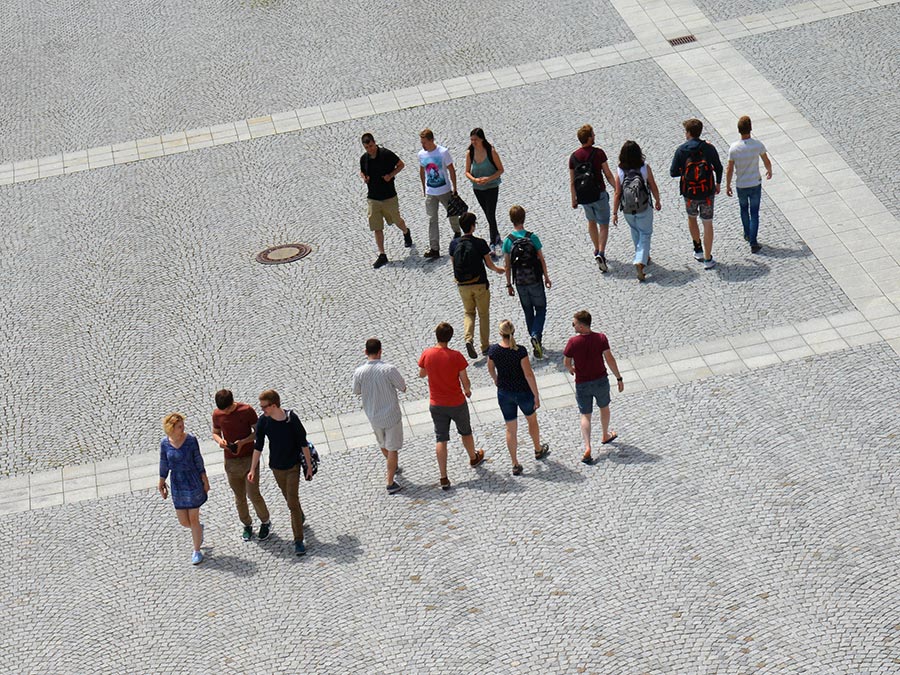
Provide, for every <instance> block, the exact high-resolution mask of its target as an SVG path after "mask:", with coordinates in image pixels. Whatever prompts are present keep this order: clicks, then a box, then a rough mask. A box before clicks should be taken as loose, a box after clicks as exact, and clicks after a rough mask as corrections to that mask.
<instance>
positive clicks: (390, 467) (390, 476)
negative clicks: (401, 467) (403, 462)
mask: <svg viewBox="0 0 900 675" xmlns="http://www.w3.org/2000/svg"><path fill="white" fill-rule="evenodd" d="M381 454H382V455H384V458H385V459H386V460H387V484H388V485H393V484H394V475H395V474H396V473H397V465H398V464H399V462H400V457H399V455H398V454H397V451H396V450H387V449H385V448H382V449H381Z"/></svg>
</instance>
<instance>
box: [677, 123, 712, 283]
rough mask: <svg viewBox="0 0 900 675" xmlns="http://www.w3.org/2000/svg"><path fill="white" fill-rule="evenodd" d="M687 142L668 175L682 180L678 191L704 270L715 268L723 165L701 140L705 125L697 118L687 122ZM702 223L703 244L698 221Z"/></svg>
mask: <svg viewBox="0 0 900 675" xmlns="http://www.w3.org/2000/svg"><path fill="white" fill-rule="evenodd" d="M682 124H683V126H684V137H685V142H684V143H682V144H681V145H679V146H678V148H677V149H676V150H675V156H674V157H672V166H671V167H669V175H670V176H672V177H673V178H679V179H680V182H679V191H680V192H681V196H682V197H683V198H684V209H685V211H686V212H687V217H688V229H689V230H690V232H691V240H692V241H693V242H694V258H695V259H696V260H699V261H700V262H702V263H703V267H704V269H708V270H711V269H713V268H714V267H715V266H716V261H715V260H713V254H712V245H713V211H714V210H715V209H714V207H715V199H716V195H717V194H719V190H720V187H721V183H722V162H721V161H720V160H719V153H718V152H717V151H716V149H715V147H713V145H712V144H710V143H707V142H706V141H704V140H702V139H701V138H700V134H702V133H703V122H701V121H700V120H698V119H696V118H691V119H689V120H685V121H684V122H683V123H682ZM698 216H699V217H700V220H702V221H703V241H702V242H701V240H700V228H699V227H698V226H697V217H698Z"/></svg>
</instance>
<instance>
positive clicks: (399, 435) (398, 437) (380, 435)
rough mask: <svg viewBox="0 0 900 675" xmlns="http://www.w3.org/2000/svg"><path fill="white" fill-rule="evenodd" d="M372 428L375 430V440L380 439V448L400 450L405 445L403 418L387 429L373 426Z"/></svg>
mask: <svg viewBox="0 0 900 675" xmlns="http://www.w3.org/2000/svg"><path fill="white" fill-rule="evenodd" d="M372 430H373V431H374V432H375V440H376V441H378V447H379V448H384V449H385V450H399V449H400V448H402V447H403V420H400V421H399V422H397V424H395V425H394V426H392V427H389V428H387V429H382V428H379V427H372Z"/></svg>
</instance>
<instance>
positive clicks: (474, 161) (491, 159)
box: [466, 127, 503, 259]
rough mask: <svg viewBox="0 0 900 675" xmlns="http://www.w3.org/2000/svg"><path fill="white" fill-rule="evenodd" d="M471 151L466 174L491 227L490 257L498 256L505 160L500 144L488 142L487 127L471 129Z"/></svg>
mask: <svg viewBox="0 0 900 675" xmlns="http://www.w3.org/2000/svg"><path fill="white" fill-rule="evenodd" d="M469 140H470V142H471V144H470V145H469V151H468V154H467V155H466V178H468V179H469V180H470V181H472V190H473V191H474V192H475V199H477V200H478V203H479V204H480V205H481V210H482V211H483V212H484V217H485V218H487V221H488V227H489V228H490V243H491V257H492V258H495V259H496V258H497V256H498V254H499V253H498V252H499V249H500V230H498V229H497V198H498V197H499V195H500V182H501V179H500V176H502V175H503V162H501V161H500V155H498V154H497V148H495V147H494V146H493V145H491V144H490V143H488V141H487V139H486V138H485V137H484V129H482V128H480V127H476V128H475V129H472V131H471V132H470V133H469Z"/></svg>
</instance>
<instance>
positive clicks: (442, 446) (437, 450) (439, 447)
mask: <svg viewBox="0 0 900 675" xmlns="http://www.w3.org/2000/svg"><path fill="white" fill-rule="evenodd" d="M434 454H435V455H437V463H438V469H439V470H440V472H441V478H442V479H445V478H447V441H438V442H437V443H435V444H434Z"/></svg>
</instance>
